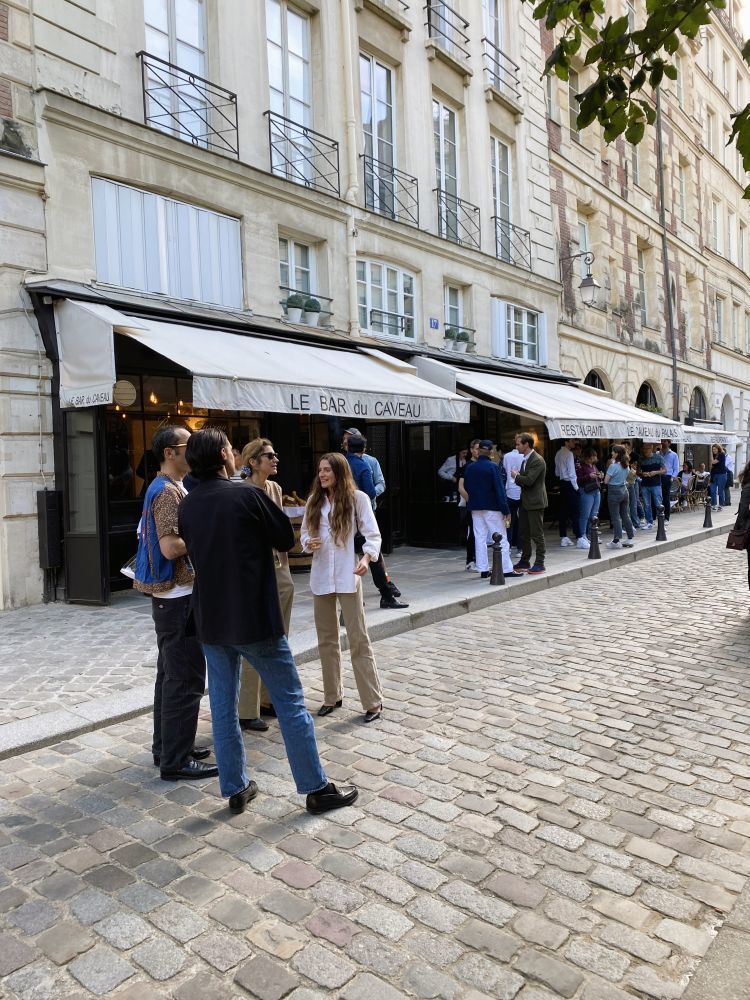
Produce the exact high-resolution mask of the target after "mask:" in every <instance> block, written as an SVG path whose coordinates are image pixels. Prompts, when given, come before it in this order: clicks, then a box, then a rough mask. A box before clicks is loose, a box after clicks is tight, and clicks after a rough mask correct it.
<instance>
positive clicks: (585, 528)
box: [576, 445, 602, 549]
mask: <svg viewBox="0 0 750 1000" xmlns="http://www.w3.org/2000/svg"><path fill="white" fill-rule="evenodd" d="M598 461H599V452H598V451H597V450H596V448H594V447H592V446H591V445H589V446H587V447H586V448H584V449H583V451H582V452H581V464H580V465H579V466H577V468H576V480H577V482H578V496H579V502H578V541H577V542H576V547H577V548H579V549H588V548H589V545H590V544H591V542H590V538H591V518H592V517H596V515H597V514H598V513H599V504H600V503H601V499H602V492H601V484H600V479H601V475H602V474H601V472H599V470H598V469H597V467H596V463H597V462H598Z"/></svg>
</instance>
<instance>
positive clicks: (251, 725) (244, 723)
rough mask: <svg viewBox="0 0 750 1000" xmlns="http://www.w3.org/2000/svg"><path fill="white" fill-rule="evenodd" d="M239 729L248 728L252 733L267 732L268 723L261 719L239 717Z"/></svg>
mask: <svg viewBox="0 0 750 1000" xmlns="http://www.w3.org/2000/svg"><path fill="white" fill-rule="evenodd" d="M240 729H249V730H251V731H252V732H254V733H267V732H268V723H267V722H264V721H263V719H240Z"/></svg>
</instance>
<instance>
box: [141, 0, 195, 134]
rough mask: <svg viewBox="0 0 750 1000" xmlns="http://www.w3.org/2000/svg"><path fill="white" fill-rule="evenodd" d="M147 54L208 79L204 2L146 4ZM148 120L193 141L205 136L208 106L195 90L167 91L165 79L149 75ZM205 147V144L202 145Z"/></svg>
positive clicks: (151, 0) (169, 0)
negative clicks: (151, 92) (195, 138)
mask: <svg viewBox="0 0 750 1000" xmlns="http://www.w3.org/2000/svg"><path fill="white" fill-rule="evenodd" d="M143 10H144V21H145V27H146V51H147V52H149V53H150V54H151V55H153V56H158V57H159V59H163V60H164V61H165V62H170V63H173V64H174V65H175V66H178V67H179V68H180V69H182V70H186V71H187V72H188V73H195V74H196V75H197V76H202V77H205V76H206V30H205V10H204V6H203V0H144V8H143ZM146 89H147V90H152V91H153V92H154V93H153V96H152V95H149V96H148V98H147V100H148V108H147V117H148V118H149V119H150V121H151V124H153V125H155V126H156V127H157V128H159V127H160V128H162V129H163V131H165V132H172V133H173V134H175V135H178V136H180V137H181V138H185V139H191V137H193V136H202V135H204V134H205V132H206V126H205V124H204V121H203V119H204V118H205V117H206V114H207V105H206V103H205V102H204V101H201V100H200V98H199V97H198V90H197V88H195V87H190V86H187V85H186V86H184V87H182V88H181V89H180V90H179V92H173V91H170V90H168V89H167V88H166V87H165V86H164V83H163V79H161V78H157V76H156V75H155V74H154V73H153V72H152V71H149V74H148V79H147V80H146ZM201 145H205V140H204V141H203V142H202V143H201Z"/></svg>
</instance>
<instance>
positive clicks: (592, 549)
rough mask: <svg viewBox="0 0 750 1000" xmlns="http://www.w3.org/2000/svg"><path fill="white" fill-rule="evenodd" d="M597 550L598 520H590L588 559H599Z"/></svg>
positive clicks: (595, 518) (594, 518) (599, 554)
mask: <svg viewBox="0 0 750 1000" xmlns="http://www.w3.org/2000/svg"><path fill="white" fill-rule="evenodd" d="M601 557H602V554H601V551H600V550H599V518H598V517H592V518H591V544H590V545H589V559H601Z"/></svg>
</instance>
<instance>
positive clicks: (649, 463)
mask: <svg viewBox="0 0 750 1000" xmlns="http://www.w3.org/2000/svg"><path fill="white" fill-rule="evenodd" d="M663 469H664V460H663V458H662V455H661V452H660V451H657V452H655V451H654V446H653V445H652V444H650V443H649V442H648V441H644V442H643V454H642V455H641V458H640V461H639V464H638V472H639V474H640V477H641V499H642V500H643V510H644V513H645V515H646V531H651V530H652V529H653V527H654V521H655V520H656V516H657V514H658V511H659V505H660V504H661V502H662V495H661V477H662V472H663Z"/></svg>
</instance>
